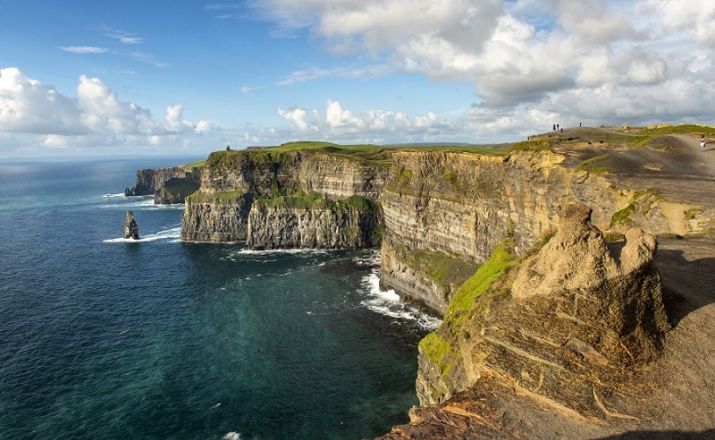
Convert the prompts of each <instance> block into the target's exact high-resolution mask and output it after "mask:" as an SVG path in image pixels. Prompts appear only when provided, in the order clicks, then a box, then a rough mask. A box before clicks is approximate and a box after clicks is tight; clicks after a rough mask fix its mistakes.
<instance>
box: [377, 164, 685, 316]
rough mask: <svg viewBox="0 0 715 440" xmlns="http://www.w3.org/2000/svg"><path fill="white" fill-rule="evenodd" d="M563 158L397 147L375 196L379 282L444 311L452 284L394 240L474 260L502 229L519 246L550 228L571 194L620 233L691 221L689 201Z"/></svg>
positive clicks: (485, 254)
mask: <svg viewBox="0 0 715 440" xmlns="http://www.w3.org/2000/svg"><path fill="white" fill-rule="evenodd" d="M564 160H565V157H564V156H563V155H560V154H556V153H553V152H551V151H548V150H545V151H516V152H512V153H510V154H509V155H503V156H500V155H489V154H482V155H479V154H471V153H457V152H435V151H425V152H420V151H401V152H398V153H395V155H394V157H393V165H392V168H391V170H390V175H389V178H388V181H387V184H386V185H385V189H384V191H383V192H382V194H381V195H380V199H379V200H380V206H381V208H382V212H383V214H384V222H385V242H384V243H383V245H382V252H381V255H382V260H383V266H382V269H381V274H380V277H381V280H382V282H383V284H384V285H386V286H387V287H392V288H395V289H396V290H397V291H398V292H400V293H402V294H404V295H405V296H407V297H410V298H413V299H416V300H418V301H419V302H422V303H423V304H425V305H426V306H428V307H429V308H430V309H432V310H434V311H436V312H438V313H442V312H443V310H445V308H446V304H447V303H448V302H449V299H450V297H451V295H452V293H453V292H454V289H446V288H444V287H441V288H440V286H439V283H437V282H435V280H434V277H431V276H430V275H429V274H428V273H426V272H425V271H423V270H420V269H419V268H418V267H415V265H414V264H412V265H411V264H410V262H409V261H407V260H406V259H405V258H404V257H403V256H401V255H399V254H397V253H396V252H395V249H396V245H398V246H403V247H405V248H408V249H410V250H413V251H426V252H431V253H437V254H440V255H443V256H444V258H457V259H460V260H462V261H465V262H471V263H474V264H481V263H483V262H484V261H486V260H487V258H489V255H490V254H491V253H492V251H493V250H494V249H495V248H496V246H497V245H498V243H500V242H501V241H503V240H504V239H506V238H508V239H509V240H511V241H512V243H513V246H514V252H515V253H516V254H517V255H521V254H523V252H525V251H526V250H528V249H530V248H531V247H533V246H534V245H535V244H536V243H538V242H539V241H540V240H542V239H544V238H545V237H548V236H549V235H550V234H552V233H553V231H554V229H555V226H556V224H555V221H554V219H555V218H557V217H558V213H559V212H560V211H561V210H562V209H563V207H564V206H566V205H567V204H568V203H572V202H578V203H587V204H592V205H593V216H592V217H593V222H594V224H596V225H597V226H598V227H600V228H602V229H603V230H609V231H611V232H614V233H616V234H618V235H620V234H623V233H624V232H625V231H626V230H627V229H628V228H630V227H631V226H632V225H639V226H641V227H643V228H644V229H646V230H647V231H648V232H650V233H653V234H661V233H672V232H674V231H681V230H683V229H686V230H687V229H688V228H689V226H688V224H687V220H686V218H685V216H684V215H683V212H684V211H685V210H686V209H687V207H684V206H681V205H679V204H677V203H671V202H667V201H665V200H662V199H661V198H659V197H658V196H657V194H654V193H653V192H649V191H642V192H638V191H633V190H629V189H623V188H618V187H615V186H614V184H613V183H612V181H610V180H608V179H606V178H604V177H603V176H600V175H598V174H594V173H589V172H588V171H585V170H579V169H570V168H566V167H564V166H563V162H564ZM462 281H464V279H462ZM457 285H458V284H457Z"/></svg>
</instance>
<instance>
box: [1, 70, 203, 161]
mask: <svg viewBox="0 0 715 440" xmlns="http://www.w3.org/2000/svg"><path fill="white" fill-rule="evenodd" d="M183 111H184V109H183V106H182V105H181V104H176V105H171V106H168V107H167V108H166V113H165V116H164V120H163V121H157V120H156V119H155V118H154V117H153V116H152V114H151V112H150V111H149V110H148V109H145V108H142V107H140V106H139V105H137V104H135V103H132V102H125V101H121V100H120V99H119V97H118V96H117V94H116V93H115V92H114V91H113V90H112V89H111V88H109V87H108V86H107V85H106V84H104V83H103V82H102V81H101V80H100V79H98V78H92V77H88V76H85V75H82V76H80V78H79V83H78V85H77V94H76V96H66V95H64V94H62V93H60V92H59V91H58V90H57V89H56V88H55V87H53V86H51V85H46V84H43V83H41V82H40V81H38V80H36V79H33V78H30V77H29V76H27V75H26V74H25V73H23V72H22V71H21V70H20V69H18V68H16V67H7V68H2V69H0V134H4V135H30V136H31V135H34V136H40V137H41V138H42V140H41V143H42V144H43V145H45V146H46V147H48V148H70V147H85V146H88V145H91V144H92V143H101V144H103V145H106V144H112V143H114V144H123V143H134V144H135V145H140V144H142V143H149V144H156V143H158V142H160V141H166V140H168V139H170V138H174V139H175V138H176V137H177V136H183V137H191V136H197V135H203V134H205V133H207V132H209V131H210V130H212V129H213V128H214V127H213V126H212V124H211V123H210V122H208V121H203V120H202V121H199V122H197V123H193V122H190V121H187V120H185V119H184V117H183ZM13 139H14V138H13ZM36 143H39V142H36Z"/></svg>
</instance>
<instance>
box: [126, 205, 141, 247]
mask: <svg viewBox="0 0 715 440" xmlns="http://www.w3.org/2000/svg"><path fill="white" fill-rule="evenodd" d="M124 238H129V239H132V240H139V225H138V224H137V221H136V219H135V218H134V213H133V212H132V211H127V215H126V217H124Z"/></svg>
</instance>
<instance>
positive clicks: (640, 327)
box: [388, 205, 669, 438]
mask: <svg viewBox="0 0 715 440" xmlns="http://www.w3.org/2000/svg"><path fill="white" fill-rule="evenodd" d="M590 217H591V210H590V209H589V208H586V207H584V206H580V205H574V206H569V207H567V208H566V209H565V211H564V213H563V215H562V220H561V223H560V225H559V227H558V232H557V233H556V235H555V236H554V237H553V238H551V240H550V241H549V242H548V243H547V244H546V245H544V246H543V247H542V248H541V249H540V251H539V252H538V253H536V254H534V255H531V256H528V257H526V258H525V259H523V261H521V262H520V263H518V262H517V260H515V259H514V258H513V256H511V255H510V254H509V253H508V251H507V250H506V248H504V247H503V245H502V246H500V248H501V249H498V250H497V252H495V254H494V255H493V256H492V258H490V260H489V261H488V262H487V263H485V264H484V265H483V266H482V267H480V269H479V271H477V273H476V274H475V276H474V277H472V278H470V280H468V281H467V282H466V283H465V285H463V286H462V287H461V288H460V290H459V291H458V292H457V293H456V294H455V298H454V299H453V301H452V302H451V303H450V306H449V308H448V311H447V313H446V315H445V320H444V322H443V324H442V325H441V326H440V327H439V328H438V329H437V330H436V331H435V332H434V333H432V334H430V335H428V336H427V337H426V338H425V339H423V340H422V341H421V342H420V345H419V372H418V379H417V392H418V397H419V399H420V402H421V403H422V404H423V405H428V406H429V405H438V406H437V407H431V408H435V409H434V410H433V409H429V408H430V407H425V408H422V409H418V410H415V411H413V412H412V416H413V417H412V419H413V425H407V426H404V427H398V428H397V429H396V430H395V432H393V434H392V435H390V436H388V438H421V437H419V436H417V435H416V434H417V433H419V432H421V430H422V429H424V428H425V426H424V424H423V423H426V422H427V420H429V419H427V418H425V417H426V416H427V414H428V413H430V414H432V413H435V411H437V412H436V413H435V414H437V413H439V412H440V411H444V410H445V409H446V410H447V411H448V412H449V411H457V412H458V413H460V414H461V416H465V414H466V415H467V416H468V417H471V416H470V415H469V414H473V415H474V417H475V418H477V419H480V420H482V421H483V422H484V423H481V424H478V427H477V428H478V429H476V430H475V431H474V432H473V434H474V438H489V437H490V435H491V436H493V435H496V433H497V432H498V431H499V429H497V428H495V426H494V424H493V423H492V426H491V427H490V426H489V425H490V423H489V420H497V419H499V416H498V415H497V414H496V411H497V409H496V408H498V407H499V406H500V405H501V404H500V403H498V402H497V400H498V399H500V398H502V397H504V396H505V395H515V396H517V397H518V398H519V399H524V400H529V401H530V402H531V403H533V404H535V405H536V406H539V407H541V408H545V409H546V410H548V411H553V412H555V413H558V414H560V415H564V416H566V417H568V418H570V419H574V420H580V421H595V422H597V421H598V420H602V419H606V418H613V417H615V418H618V417H631V416H629V415H628V414H626V412H627V411H628V409H626V408H619V407H618V406H617V405H618V403H619V402H620V401H619V400H618V399H615V398H614V397H615V396H616V395H628V396H629V397H631V398H633V397H634V396H636V395H637V394H638V392H639V390H638V381H637V380H634V378H636V376H634V373H636V372H637V371H638V370H639V368H640V366H643V365H645V364H646V363H648V362H649V361H652V360H654V359H655V358H656V357H657V356H658V355H659V353H660V351H661V348H662V341H663V337H664V333H665V331H667V330H668V329H669V324H668V320H667V316H666V313H665V307H664V305H663V294H662V285H661V281H660V276H659V274H658V272H657V270H656V268H655V265H654V263H653V258H654V254H655V250H656V241H655V238H654V237H653V236H652V235H650V234H647V233H645V232H643V231H642V230H640V229H631V230H629V231H628V233H627V234H626V243H625V246H624V247H623V248H622V249H621V250H620V251H616V252H613V251H612V250H611V249H609V246H608V245H607V244H606V242H605V240H604V239H603V235H602V234H601V232H600V231H599V230H598V229H597V228H596V227H595V226H593V225H592V224H591V221H590ZM495 390H497V392H495ZM498 390H502V393H501V394H500V393H499V392H498ZM457 393H461V394H458V395H456V396H455V394H457ZM469 396H472V397H474V396H481V397H475V399H479V400H480V401H481V402H474V401H471V399H470V398H469ZM499 396H501V397H499ZM453 397H454V400H452V399H453ZM631 400H633V399H631ZM467 401H469V402H471V403H469V405H465V402H467ZM502 403H503V402H502ZM621 403H622V402H621ZM629 409H632V408H629ZM433 422H434V421H433ZM468 432H469V428H468V429H465V430H462V431H461V433H460V435H462V436H464V435H467V433H468ZM396 434H399V435H396ZM413 434H414V435H413ZM504 434H505V433H502V434H501V435H504ZM504 437H505V438H510V437H509V435H504Z"/></svg>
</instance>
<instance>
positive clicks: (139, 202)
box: [99, 194, 184, 209]
mask: <svg viewBox="0 0 715 440" xmlns="http://www.w3.org/2000/svg"><path fill="white" fill-rule="evenodd" d="M120 196H121V197H122V198H124V200H122V201H119V202H118V203H106V204H102V205H99V207H100V208H109V209H113V208H122V209H126V208H134V209H184V204H183V203H176V204H173V205H156V204H154V196H132V197H124V194H105V195H103V196H102V198H103V199H110V200H114V199H119V198H120Z"/></svg>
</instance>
